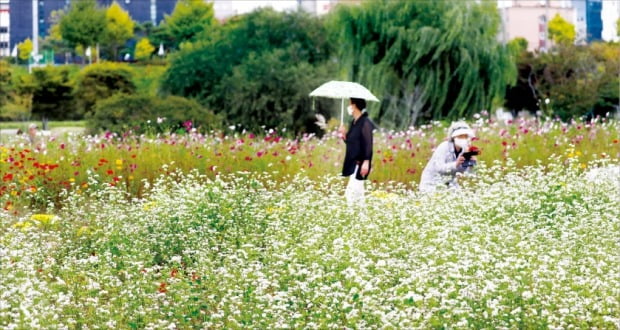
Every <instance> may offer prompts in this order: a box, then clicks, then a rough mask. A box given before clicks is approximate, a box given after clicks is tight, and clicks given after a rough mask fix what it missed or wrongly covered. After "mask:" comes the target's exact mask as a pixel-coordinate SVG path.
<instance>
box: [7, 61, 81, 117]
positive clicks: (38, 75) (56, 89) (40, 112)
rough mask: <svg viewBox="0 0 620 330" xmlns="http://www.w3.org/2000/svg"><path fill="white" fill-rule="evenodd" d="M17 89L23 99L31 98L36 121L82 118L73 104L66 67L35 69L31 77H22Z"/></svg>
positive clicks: (70, 84) (71, 89)
mask: <svg viewBox="0 0 620 330" xmlns="http://www.w3.org/2000/svg"><path fill="white" fill-rule="evenodd" d="M17 88H18V93H19V94H20V95H21V96H22V97H31V100H32V108H31V114H32V115H33V116H34V117H35V118H36V119H44V118H46V119H53V120H67V119H76V118H79V117H80V114H79V113H77V112H76V108H75V104H74V102H73V85H72V82H71V79H70V77H69V70H68V69H67V68H66V67H64V66H63V67H54V66H48V67H44V68H35V69H33V70H32V74H31V75H24V76H21V77H20V79H19V82H18V86H17Z"/></svg>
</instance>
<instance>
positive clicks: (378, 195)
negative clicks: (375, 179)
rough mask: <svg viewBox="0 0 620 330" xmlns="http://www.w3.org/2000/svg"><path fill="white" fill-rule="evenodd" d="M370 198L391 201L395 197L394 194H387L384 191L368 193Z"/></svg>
mask: <svg viewBox="0 0 620 330" xmlns="http://www.w3.org/2000/svg"><path fill="white" fill-rule="evenodd" d="M370 195H371V196H373V197H376V198H379V199H392V198H394V197H396V194H393V193H389V192H387V191H384V190H375V191H373V192H371V193H370Z"/></svg>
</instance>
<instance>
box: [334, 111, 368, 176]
mask: <svg viewBox="0 0 620 330" xmlns="http://www.w3.org/2000/svg"><path fill="white" fill-rule="evenodd" d="M374 128H375V125H374V124H373V123H372V121H371V120H370V118H368V113H366V112H363V113H362V115H361V116H360V117H359V118H358V119H357V120H353V121H351V126H349V131H348V132H347V136H346V140H345V143H346V145H347V149H346V154H345V157H344V164H343V166H342V176H349V175H351V174H353V172H354V171H355V165H359V167H358V170H357V173H355V178H356V179H358V180H366V178H368V174H366V176H362V175H361V174H360V169H361V167H362V163H363V162H364V161H365V160H368V165H369V167H368V173H370V169H371V168H372V143H373V141H372V131H373V130H374Z"/></svg>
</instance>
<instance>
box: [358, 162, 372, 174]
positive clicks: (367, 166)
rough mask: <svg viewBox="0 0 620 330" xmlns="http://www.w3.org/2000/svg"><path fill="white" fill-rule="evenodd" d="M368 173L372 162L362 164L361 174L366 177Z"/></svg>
mask: <svg viewBox="0 0 620 330" xmlns="http://www.w3.org/2000/svg"><path fill="white" fill-rule="evenodd" d="M368 172H370V162H369V161H367V160H365V161H364V162H363V163H362V168H361V169H360V174H361V175H362V176H366V175H368Z"/></svg>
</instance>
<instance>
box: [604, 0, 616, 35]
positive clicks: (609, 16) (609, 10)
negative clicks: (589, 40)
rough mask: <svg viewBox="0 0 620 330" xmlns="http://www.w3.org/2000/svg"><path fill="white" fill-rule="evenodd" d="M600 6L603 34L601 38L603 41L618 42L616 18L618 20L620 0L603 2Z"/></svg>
mask: <svg viewBox="0 0 620 330" xmlns="http://www.w3.org/2000/svg"><path fill="white" fill-rule="evenodd" d="M602 4H603V9H602V10H601V18H602V19H603V32H602V33H601V36H602V38H603V40H605V41H620V37H618V30H617V29H618V27H617V25H616V22H617V21H618V18H620V0H608V1H603V2H602Z"/></svg>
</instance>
